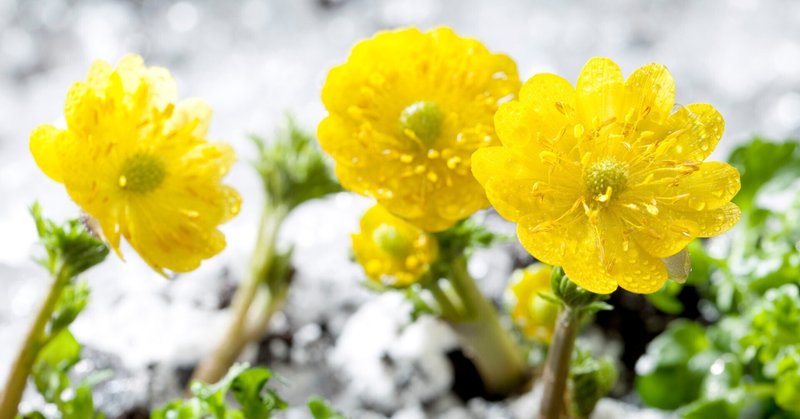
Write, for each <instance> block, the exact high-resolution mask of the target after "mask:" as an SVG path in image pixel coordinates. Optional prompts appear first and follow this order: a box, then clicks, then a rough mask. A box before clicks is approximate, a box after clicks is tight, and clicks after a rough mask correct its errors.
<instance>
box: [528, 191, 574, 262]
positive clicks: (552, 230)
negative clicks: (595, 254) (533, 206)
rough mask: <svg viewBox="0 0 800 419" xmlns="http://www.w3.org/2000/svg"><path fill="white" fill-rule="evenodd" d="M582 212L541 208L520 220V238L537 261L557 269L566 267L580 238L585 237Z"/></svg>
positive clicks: (572, 209) (547, 207) (545, 206)
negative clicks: (568, 258)
mask: <svg viewBox="0 0 800 419" xmlns="http://www.w3.org/2000/svg"><path fill="white" fill-rule="evenodd" d="M580 211H583V210H582V209H578V208H577V207H575V208H567V209H556V208H554V207H552V206H548V205H541V206H539V207H537V211H534V212H531V213H527V214H525V215H524V216H523V217H522V218H520V219H519V222H518V224H517V237H519V241H520V243H521V244H522V246H523V247H525V249H526V250H527V251H528V252H529V253H530V254H531V255H533V256H534V257H535V258H536V259H538V260H540V261H542V262H544V263H546V264H548V265H553V266H558V265H562V264H563V263H564V260H565V259H566V258H567V257H568V256H569V255H570V254H571V253H572V252H574V251H575V246H577V245H578V243H579V237H581V236H582V235H585V234H586V232H585V225H584V224H585V222H586V221H585V219H584V218H583V215H582V214H581V212H580Z"/></svg>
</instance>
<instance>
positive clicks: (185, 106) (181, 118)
mask: <svg viewBox="0 0 800 419" xmlns="http://www.w3.org/2000/svg"><path fill="white" fill-rule="evenodd" d="M212 113H213V112H212V110H211V106H210V105H209V104H208V103H206V102H205V101H204V100H202V99H195V98H190V99H185V100H183V101H181V102H180V103H178V106H176V107H175V110H174V111H173V113H172V117H171V118H170V119H169V121H168V122H167V125H166V127H165V129H166V132H174V131H177V130H179V129H181V128H183V127H185V126H186V125H192V126H193V127H194V128H193V129H192V130H191V133H192V135H194V136H195V137H205V136H206V134H207V133H208V126H209V124H210V123H211V115H212Z"/></svg>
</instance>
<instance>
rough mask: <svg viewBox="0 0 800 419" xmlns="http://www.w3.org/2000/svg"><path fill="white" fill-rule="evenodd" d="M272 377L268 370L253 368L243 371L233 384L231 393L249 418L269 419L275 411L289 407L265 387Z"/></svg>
mask: <svg viewBox="0 0 800 419" xmlns="http://www.w3.org/2000/svg"><path fill="white" fill-rule="evenodd" d="M270 377H272V373H270V371H269V370H268V369H266V368H252V369H249V370H246V371H243V372H242V373H240V374H239V375H237V376H236V378H235V379H234V380H233V382H232V383H231V393H233V396H234V397H235V398H236V401H238V402H239V404H240V405H241V406H242V412H243V413H244V415H245V417H248V418H267V417H269V416H270V414H271V413H272V412H273V411H275V410H282V409H285V408H286V407H287V405H286V402H285V401H283V399H281V398H280V397H279V396H278V395H277V394H276V393H275V392H274V391H269V390H268V391H266V394H264V395H262V393H264V391H263V390H264V387H265V386H266V385H267V381H269V379H270Z"/></svg>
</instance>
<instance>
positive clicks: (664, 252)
mask: <svg viewBox="0 0 800 419" xmlns="http://www.w3.org/2000/svg"><path fill="white" fill-rule="evenodd" d="M620 215H622V217H623V218H624V219H625V220H627V221H629V222H631V223H632V224H633V225H635V226H636V228H635V229H633V230H631V231H630V237H631V238H632V239H633V240H634V241H635V242H636V243H638V244H639V246H641V247H642V248H643V249H644V250H645V251H647V253H649V254H651V255H653V256H656V257H660V258H665V257H669V256H672V255H674V254H675V253H677V252H679V251H680V250H681V249H683V248H685V247H686V246H687V245H688V244H689V242H691V241H692V239H693V238H694V237H696V236H695V235H693V234H692V228H691V226H690V225H689V224H688V223H687V222H686V220H685V219H684V218H682V216H683V214H681V213H676V212H674V211H670V210H669V209H666V208H665V209H661V210H659V213H658V214H655V215H653V214H650V213H648V212H647V211H645V210H643V209H639V210H630V209H627V208H622V209H620Z"/></svg>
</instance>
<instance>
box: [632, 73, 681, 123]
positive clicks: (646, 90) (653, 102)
mask: <svg viewBox="0 0 800 419" xmlns="http://www.w3.org/2000/svg"><path fill="white" fill-rule="evenodd" d="M625 92H626V94H625V104H624V106H623V108H622V109H623V112H624V114H623V115H620V116H621V117H624V118H625V119H626V122H636V121H641V120H645V119H646V120H647V121H652V122H653V123H661V122H663V121H665V120H666V119H667V118H668V117H669V115H670V114H671V113H672V107H673V106H674V105H675V81H674V80H673V79H672V76H671V75H670V74H669V71H668V70H667V67H665V66H663V65H661V64H647V65H645V66H643V67H640V68H638V69H636V71H634V72H633V73H631V75H630V76H629V77H628V80H627V81H625ZM629 115H630V116H629ZM639 128H640V129H646V127H642V126H640V127H639Z"/></svg>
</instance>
